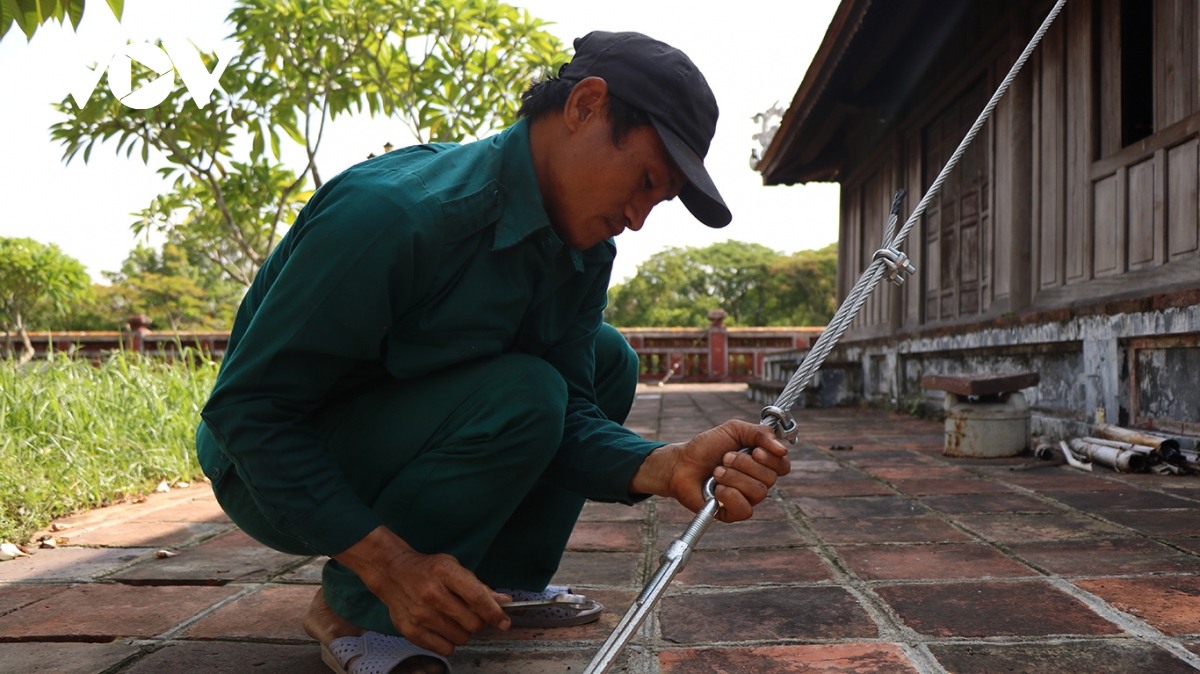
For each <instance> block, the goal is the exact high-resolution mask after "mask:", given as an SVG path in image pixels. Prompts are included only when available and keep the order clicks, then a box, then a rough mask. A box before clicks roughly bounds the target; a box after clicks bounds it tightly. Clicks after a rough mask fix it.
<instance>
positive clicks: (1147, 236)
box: [1127, 159, 1161, 269]
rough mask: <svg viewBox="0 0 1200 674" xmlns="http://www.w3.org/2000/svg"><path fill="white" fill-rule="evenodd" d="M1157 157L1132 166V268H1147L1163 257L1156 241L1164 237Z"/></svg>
mask: <svg viewBox="0 0 1200 674" xmlns="http://www.w3.org/2000/svg"><path fill="white" fill-rule="evenodd" d="M1155 163H1156V162H1155V161H1154V160H1153V159H1147V160H1146V161H1143V162H1141V163H1139V164H1134V165H1133V166H1130V167H1129V187H1128V195H1129V196H1128V197H1127V202H1128V204H1129V268H1130V269H1144V268H1146V267H1151V266H1154V265H1155V264H1158V263H1159V260H1160V259H1161V258H1160V256H1159V255H1158V246H1157V244H1156V242H1157V241H1158V240H1159V239H1160V238H1161V231H1160V224H1159V222H1158V217H1157V210H1158V209H1156V208H1155V204H1154V202H1155V199H1154V194H1155V189H1156V187H1157V185H1156V183H1157V182H1158V181H1157V180H1156V178H1157V176H1156V175H1155V173H1156V171H1155Z"/></svg>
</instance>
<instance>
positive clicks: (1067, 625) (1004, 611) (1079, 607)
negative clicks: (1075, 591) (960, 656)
mask: <svg viewBox="0 0 1200 674" xmlns="http://www.w3.org/2000/svg"><path fill="white" fill-rule="evenodd" d="M875 592H876V593H877V594H878V595H879V596H880V597H881V598H882V599H883V600H884V601H886V602H887V603H888V604H891V606H892V608H893V609H895V610H896V612H897V613H898V614H899V615H900V617H901V618H902V619H903V620H904V622H905V623H906V624H908V626H909V627H911V628H913V629H914V630H916V631H918V632H920V633H922V634H927V635H930V636H936V637H974V638H983V637H1033V636H1051V635H1067V634H1079V635H1107V634H1120V633H1121V631H1122V630H1121V628H1120V627H1118V626H1116V625H1114V624H1112V623H1110V622H1108V621H1107V620H1105V619H1103V618H1101V617H1100V616H1098V615H1096V614H1095V613H1093V612H1092V610H1091V609H1090V608H1088V607H1087V606H1086V605H1085V604H1083V603H1082V602H1080V601H1078V600H1077V599H1075V598H1074V597H1071V596H1070V595H1067V594H1065V593H1063V592H1060V591H1059V590H1057V589H1055V588H1054V587H1052V586H1051V585H1049V584H1048V583H1045V582H1043V581H1038V580H1030V581H1014V582H1003V583H1001V582H978V583H976V582H967V583H931V584H919V585H890V586H880V587H876V588H875Z"/></svg>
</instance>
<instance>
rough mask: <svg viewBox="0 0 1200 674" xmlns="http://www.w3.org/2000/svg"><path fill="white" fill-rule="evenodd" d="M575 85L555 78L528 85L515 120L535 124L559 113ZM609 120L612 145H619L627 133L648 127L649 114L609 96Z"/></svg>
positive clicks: (610, 94) (522, 95)
mask: <svg viewBox="0 0 1200 674" xmlns="http://www.w3.org/2000/svg"><path fill="white" fill-rule="evenodd" d="M576 84H577V82H571V81H569V80H563V79H561V78H558V77H547V78H546V79H543V80H540V81H536V82H534V83H533V84H530V85H529V88H528V89H526V90H525V92H524V93H523V94H521V107H520V108H519V109H518V110H517V118H518V119H528V120H529V121H531V122H532V121H534V120H537V119H540V118H542V117H545V116H546V115H550V114H554V113H556V112H559V113H560V112H562V110H563V108H564V107H566V105H567V99H568V98H570V97H571V91H573V90H574V89H575V85H576ZM608 101H609V103H608V114H607V116H608V121H609V123H611V124H612V142H613V145H620V144H621V142H622V141H624V140H625V136H627V135H629V132H630V131H633V130H634V129H637V128H639V127H643V126H650V115H648V114H646V112H645V111H643V110H641V109H640V108H635V107H634V106H632V105H630V104H628V103H626V102H625V101H622V100H621V99H619V98H617V97H616V96H613V95H612V93H611V92H610V93H609V95H608Z"/></svg>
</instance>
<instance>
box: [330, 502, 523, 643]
mask: <svg viewBox="0 0 1200 674" xmlns="http://www.w3.org/2000/svg"><path fill="white" fill-rule="evenodd" d="M334 559H336V560H337V561H338V562H340V563H341V564H343V565H345V566H346V567H347V568H349V569H350V570H351V571H353V572H354V573H356V574H358V577H359V578H361V579H362V580H363V582H364V583H365V584H366V586H367V588H368V589H370V590H371V592H373V593H374V594H375V596H377V597H379V598H380V599H381V600H382V601H383V603H384V604H386V605H387V607H388V612H389V614H390V615H391V618H392V624H393V625H395V626H396V629H398V630H399V631H400V633H401V634H403V635H404V636H405V638H407V639H408V640H409V641H411V642H412V643H414V644H416V645H417V646H420V647H421V648H425V649H428V650H431V651H433V652H434V653H437V654H438V655H442V656H449V655H450V654H451V653H453V652H454V648H455V646H461V645H463V644H465V643H467V640H469V639H470V638H471V635H472V634H474V633H476V632H479V631H480V630H482V629H483V628H485V627H487V626H489V625H490V626H492V627H495V628H496V629H500V630H506V629H508V628H509V626H510V625H511V624H512V621H511V620H510V619H509V617H508V614H506V613H505V612H504V609H502V608H500V603H499V602H501V601H508V600H509V597H506V596H504V595H501V594H496V593H495V592H492V591H491V589H490V588H488V586H486V585H484V584H483V583H481V582H479V579H478V578H476V577H475V574H473V573H471V572H470V571H468V570H467V569H466V568H464V567H463V566H462V565H461V564H459V563H458V560H457V559H455V558H454V557H452V556H450V555H444V554H436V555H426V554H422V553H420V552H417V551H416V550H414V549H413V548H412V546H410V545H408V544H407V543H405V542H404V540H403V539H401V538H400V537H399V536H397V535H396V534H395V533H394V532H392V531H391V530H390V529H388V528H387V527H383V526H380V527H377V528H375V529H374V530H373V531H372V532H371V533H369V534H367V535H366V537H364V538H363V539H362V540H360V541H359V542H357V543H355V544H354V545H352V546H350V548H349V549H348V550H346V551H345V552H343V553H341V554H340V555H334Z"/></svg>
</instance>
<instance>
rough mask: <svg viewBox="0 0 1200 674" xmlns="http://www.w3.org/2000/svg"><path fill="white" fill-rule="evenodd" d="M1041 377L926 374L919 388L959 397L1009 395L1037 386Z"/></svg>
mask: <svg viewBox="0 0 1200 674" xmlns="http://www.w3.org/2000/svg"><path fill="white" fill-rule="evenodd" d="M1039 381H1041V375H1040V374H1038V373H1037V372H1014V373H1011V374H993V375H977V376H973V375H949V374H927V375H925V376H924V377H921V386H923V387H924V388H926V389H929V390H933V391H946V392H947V393H954V394H956V395H960V396H986V395H996V394H998V393H1010V392H1012V391H1020V390H1021V389H1025V388H1030V387H1031V386H1037V385H1038V382H1039Z"/></svg>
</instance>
